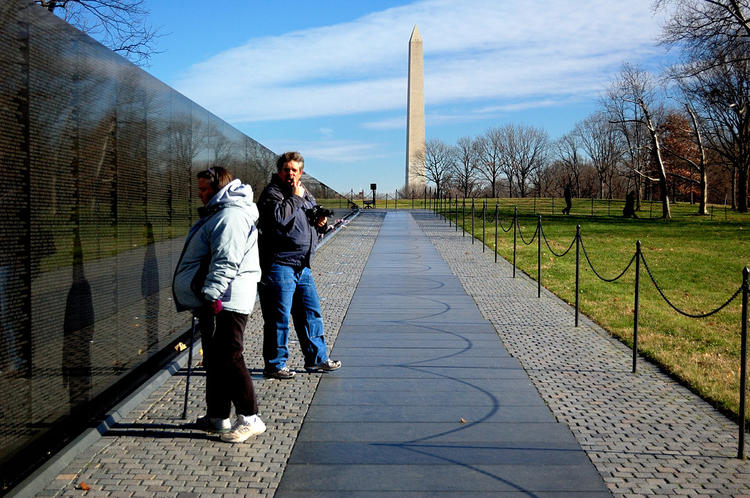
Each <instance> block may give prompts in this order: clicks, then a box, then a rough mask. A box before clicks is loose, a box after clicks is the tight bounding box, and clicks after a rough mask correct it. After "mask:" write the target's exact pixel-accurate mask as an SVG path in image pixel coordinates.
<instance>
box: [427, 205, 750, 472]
mask: <svg viewBox="0 0 750 498" xmlns="http://www.w3.org/2000/svg"><path fill="white" fill-rule="evenodd" d="M465 206H466V200H465V199H464V200H463V201H462V209H461V210H462V211H463V214H462V218H463V222H462V227H461V228H462V230H463V234H462V236H464V235H465V233H466V228H465V227H466V219H465V210H466V209H465ZM444 207H447V208H448V209H443V208H444ZM450 207H451V203H450V201H448V202H447V203H445V204H442V203H441V204H440V205H438V204H437V203H433V208H432V210H433V211H434V213H435V215H436V216H438V215H442V216H443V217H444V218H448V217H449V215H450V214H451V213H450V212H449V210H450ZM455 208H456V211H455V212H453V213H452V214H453V215H454V216H455V218H456V230H458V198H456V199H455ZM470 216H471V238H472V244H473V243H474V239H475V237H474V218H475V207H474V199H472V202H471V213H470ZM485 217H486V203H484V204H483V207H482V246H483V247H482V250H483V251H484V246H486V242H485ZM494 222H495V245H494V252H495V261H496V262H497V248H498V245H497V234H498V230H497V228H498V225H499V226H500V227H501V228H502V230H503V232H506V233H507V232H510V230H511V229H513V277H514V278H515V276H516V255H517V245H516V234H517V235H518V236H520V238H521V242H522V243H523V244H524V245H526V246H529V245H531V244H532V243H533V242H534V240H537V286H538V290H537V297H541V280H542V278H541V277H542V274H541V251H542V240H544V243H545V245H546V247H547V249H548V250H549V251H550V253H551V254H552V255H554V256H555V257H558V258H561V257H564V256H566V255H567V254H569V253H570V252H571V250H572V249H573V247H574V246H575V248H576V262H575V268H576V270H575V280H576V282H575V296H576V297H575V326H576V327H577V326H578V315H579V302H578V295H579V293H580V278H579V275H580V265H581V261H580V260H581V258H580V252H581V251H579V248H580V250H582V252H583V255H584V260H585V262H586V264H587V265H588V267H589V268H590V269H591V271H592V273H593V274H594V275H595V276H596V277H597V278H599V279H600V280H602V281H604V282H615V281H617V280H619V279H621V278H623V277H624V276H625V275H626V274H627V272H628V270H630V269H631V268H632V267H633V264H634V263H635V285H634V296H633V301H634V310H633V312H634V313H633V347H632V352H633V359H632V371H633V373H635V372H636V371H637V356H638V324H639V315H638V314H639V299H640V264H641V263H643V267H644V268H645V269H646V274H647V275H648V277H649V280H650V281H651V283H652V285H653V286H654V288H655V289H656V291H657V292H658V294H659V296H660V297H661V299H662V300H663V301H664V302H665V303H667V305H668V306H669V307H670V308H672V309H673V310H674V311H675V312H677V313H678V314H680V315H682V316H685V317H688V318H694V319H701V318H707V317H710V316H712V315H714V314H716V313H719V312H720V311H722V310H723V309H724V308H726V307H727V306H729V305H730V304H731V303H732V302H733V301H734V300H735V299H737V297H739V296H740V295H741V296H742V323H741V352H740V361H741V366H740V410H739V412H740V413H739V417H738V419H739V442H738V450H737V458H740V459H744V458H745V412H746V409H745V400H746V379H747V319H748V309H747V308H748V305H747V302H748V294H749V293H750V285H749V284H748V280H749V279H750V269H748V268H747V267H745V268H744V269H743V272H742V275H743V277H742V283H741V285H740V286H739V288H738V289H737V290H736V291H735V292H734V293H733V294H732V295H731V296H730V297H729V298H728V299H727V300H726V301H725V302H724V303H723V304H721V305H720V306H718V307H716V308H714V309H712V310H711V311H708V312H703V313H691V312H688V311H685V310H683V309H681V308H679V307H678V306H676V305H675V304H674V303H673V302H672V301H671V300H670V299H669V298H668V297H667V296H666V294H665V292H664V289H662V287H661V286H660V285H659V284H658V282H657V280H656V278H655V277H654V275H653V272H652V271H651V268H650V267H649V266H648V263H647V261H646V257H645V256H644V255H643V252H642V251H641V242H640V240H639V241H637V242H636V250H635V252H634V254H633V256H632V257H631V258H630V261H629V262H628V263H627V265H625V268H624V269H623V270H622V271H621V272H620V273H619V274H618V275H617V276H616V277H614V278H607V277H604V276H602V275H601V273H600V272H599V271H597V269H596V267H595V266H594V263H593V262H592V260H591V258H590V256H589V253H588V251H587V250H586V245H585V243H584V239H583V237H582V236H581V227H580V225H578V226H577V228H576V234H575V236H574V237H573V240H572V241H571V243H570V244H569V245H568V247H567V249H565V250H564V251H563V252H560V253H558V252H556V251H555V250H554V249H552V246H551V245H550V243H549V239H548V238H547V235H546V234H545V233H544V228H543V225H542V217H541V215H539V216H538V221H537V226H536V229H535V230H534V233H533V234H532V236H531V239H530V240H528V241H527V240H526V238H525V237H524V235H523V231H522V230H521V225H520V224H519V222H518V209H517V208H514V212H513V218H512V219H511V223H510V226H509V227H508V228H507V229H506V228H504V226H503V224H502V222H500V221H499V217H498V206H497V204H496V205H495V213H494ZM537 237H539V239H537Z"/></svg>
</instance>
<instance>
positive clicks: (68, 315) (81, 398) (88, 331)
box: [62, 233, 95, 418]
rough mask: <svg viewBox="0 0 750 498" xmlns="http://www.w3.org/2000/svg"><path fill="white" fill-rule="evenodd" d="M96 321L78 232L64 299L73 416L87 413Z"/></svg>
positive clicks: (66, 380) (65, 371)
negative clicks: (68, 288)
mask: <svg viewBox="0 0 750 498" xmlns="http://www.w3.org/2000/svg"><path fill="white" fill-rule="evenodd" d="M94 323H95V319H94V300H93V297H92V295H91V285H90V284H89V281H88V280H86V275H85V274H84V271H83V249H82V247H81V237H80V236H79V234H78V233H76V234H75V235H74V239H73V283H72V285H71V286H70V290H68V298H67V300H66V301H65V322H64V323H63V351H62V352H63V354H62V377H63V378H62V380H63V384H64V385H65V386H66V387H67V389H68V399H69V401H70V411H71V414H72V415H83V416H84V417H86V414H87V413H88V403H89V400H90V397H91V346H92V344H93V341H94ZM86 418H87V417H86Z"/></svg>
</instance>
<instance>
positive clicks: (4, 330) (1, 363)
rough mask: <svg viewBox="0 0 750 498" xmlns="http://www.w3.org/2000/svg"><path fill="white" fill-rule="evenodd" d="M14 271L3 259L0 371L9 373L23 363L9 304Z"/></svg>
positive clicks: (0, 273) (0, 277) (20, 366)
mask: <svg viewBox="0 0 750 498" xmlns="http://www.w3.org/2000/svg"><path fill="white" fill-rule="evenodd" d="M3 259H5V258H3ZM16 271H17V269H16V268H14V265H12V264H11V262H10V261H3V264H2V265H0V372H3V373H11V374H14V373H18V372H19V371H20V370H21V369H22V368H23V364H24V362H23V358H22V356H21V352H20V351H19V348H18V343H17V342H16V336H17V334H18V331H17V330H16V329H17V323H18V322H17V320H16V318H15V317H14V316H13V312H12V310H11V306H10V305H11V288H12V282H13V280H14V279H15V278H16V277H17V275H15V273H16Z"/></svg>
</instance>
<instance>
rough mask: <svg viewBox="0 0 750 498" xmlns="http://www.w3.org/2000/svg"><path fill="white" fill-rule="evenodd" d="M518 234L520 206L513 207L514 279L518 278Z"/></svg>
mask: <svg viewBox="0 0 750 498" xmlns="http://www.w3.org/2000/svg"><path fill="white" fill-rule="evenodd" d="M517 232H518V206H514V207H513V278H516V234H517Z"/></svg>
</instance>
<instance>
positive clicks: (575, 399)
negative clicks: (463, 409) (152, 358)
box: [21, 210, 750, 497]
mask: <svg viewBox="0 0 750 498" xmlns="http://www.w3.org/2000/svg"><path fill="white" fill-rule="evenodd" d="M368 211H369V210H368ZM393 214H396V213H392V212H391V213H388V216H392V215H393ZM384 216H385V213H384V212H382V211H381V212H378V211H375V210H373V211H372V212H368V213H366V214H364V213H363V214H361V215H360V216H359V217H357V218H356V219H355V220H354V221H353V222H352V223H350V224H349V225H348V226H347V227H346V228H345V229H343V230H342V231H341V233H339V234H338V235H336V236H335V237H334V238H333V239H331V240H330V241H328V243H327V244H326V245H325V246H323V247H322V248H321V249H320V251H319V252H318V255H317V257H316V260H315V262H314V265H313V270H314V272H315V278H316V282H317V285H318V291H319V293H320V296H321V300H322V305H323V315H324V319H325V320H326V327H327V331H326V336H327V340H328V342H329V344H334V342H335V341H336V336H337V334H338V333H339V330H340V329H341V330H342V342H341V343H338V342H335V347H334V348H333V354H332V356H333V357H334V358H335V357H337V354H338V353H339V349H338V348H339V346H340V347H341V354H342V355H343V356H342V359H344V360H345V366H344V369H342V370H341V371H340V372H337V373H334V374H325V376H323V375H320V374H316V375H312V374H304V373H300V374H299V375H297V377H296V378H295V379H294V380H293V381H292V382H283V381H276V380H266V379H263V378H262V376H261V375H260V368H261V365H262V360H261V359H260V344H261V337H260V335H261V334H260V330H261V328H260V323H261V322H260V313H259V312H257V311H256V312H254V313H253V315H252V319H251V322H250V324H249V326H248V331H247V340H246V359H247V361H248V365H250V366H251V368H253V370H254V371H253V379H254V381H255V385H256V391H257V394H258V399H259V404H260V407H261V416H262V417H263V419H264V420H265V421H266V423H267V424H268V430H267V431H266V432H265V433H264V434H262V435H260V436H259V437H257V438H255V439H253V440H252V441H248V442H247V443H245V444H241V445H229V444H225V443H221V442H220V441H218V439H217V438H215V437H213V436H208V435H206V434H204V433H201V432H198V431H195V430H192V429H191V428H190V427H189V425H186V422H185V421H183V420H181V418H180V416H181V412H182V399H183V396H184V388H185V384H184V369H183V370H181V371H180V372H178V374H177V375H174V376H172V377H170V378H169V379H167V380H166V382H164V383H163V384H162V385H161V386H160V387H158V388H157V389H156V390H154V391H153V392H152V393H151V394H150V395H149V396H148V397H146V398H144V399H143V400H142V401H141V402H140V403H139V404H138V405H137V406H136V408H135V409H133V410H131V411H130V412H129V413H126V414H124V415H123V416H121V417H119V418H118V419H117V423H116V424H114V426H113V427H112V429H110V430H109V431H108V432H106V433H105V434H104V435H103V436H102V437H101V438H98V440H97V441H96V442H95V443H94V444H93V445H90V446H89V447H87V448H83V449H81V450H80V452H79V453H78V454H77V455H76V456H75V457H74V458H73V459H72V460H70V461H68V462H67V463H66V465H64V467H61V468H60V470H59V471H58V470H56V471H55V472H54V474H53V475H51V476H50V475H49V472H48V473H46V474H45V473H44V472H41V473H40V474H39V475H38V476H37V480H36V481H34V482H33V483H32V484H29V483H26V484H29V486H28V487H27V488H25V489H26V492H25V494H30V493H29V490H31V489H36V490H37V491H36V492H35V495H36V496H79V495H85V496H151V495H160V496H181V497H192V496H200V495H225V496H231V495H234V496H246V495H261V496H272V495H274V493H276V491H278V493H276V494H277V495H278V496H286V495H291V494H294V493H295V491H294V490H295V489H296V488H295V485H292V484H285V483H286V482H289V483H293V482H294V481H293V479H294V477H293V475H294V473H293V472H290V473H289V474H288V475H284V472H285V470H286V469H290V467H294V468H297V469H299V468H301V467H295V465H298V464H300V463H302V462H304V458H302V457H303V456H304V455H303V454H302V453H300V454H299V455H297V456H295V453H296V452H297V451H298V450H304V449H305V445H303V444H301V443H303V442H309V441H311V440H310V437H309V434H310V433H308V436H305V433H306V430H307V429H305V426H306V425H307V424H308V422H309V423H313V422H314V421H315V416H319V415H320V413H321V412H320V410H321V408H320V407H319V406H317V407H316V402H317V398H318V397H317V396H315V398H314V395H315V393H316V389H318V385H319V384H320V388H319V392H320V393H321V395H323V396H329V397H330V396H332V395H333V394H331V393H333V392H334V391H335V390H334V391H331V390H330V388H331V387H335V386H333V385H329V386H328V387H327V386H326V385H327V384H329V383H330V382H339V381H343V382H346V381H347V379H348V378H351V373H352V372H353V371H354V369H353V368H352V366H353V364H354V363H353V362H355V361H356V358H355V357H354V356H352V355H351V354H346V353H347V350H346V348H347V347H349V348H351V347H352V344H353V343H352V342H351V341H352V338H353V337H354V336H350V335H348V333H347V332H346V327H344V328H342V322H343V321H344V317H345V315H346V313H347V310H349V309H350V302H351V301H352V296H355V291H356V290H357V286H358V284H359V281H360V276H361V275H362V273H363V271H364V270H365V265H366V263H367V262H368V257H369V256H370V252H371V250H372V248H373V246H374V244H375V241H376V238H377V237H378V234H379V231H380V229H381V225H382V222H383V217H384ZM396 216H397V218H399V219H401V218H403V219H404V220H406V219H407V218H408V219H411V217H410V216H409V215H407V213H406V212H404V211H402V212H398V214H397V215H396ZM411 216H412V217H413V219H414V220H416V222H417V224H418V226H419V227H421V229H422V231H423V233H424V234H426V235H427V236H428V237H429V240H430V241H431V242H432V244H433V245H434V247H435V249H436V250H437V252H438V253H439V254H440V256H442V259H443V260H444V261H445V263H447V265H449V267H450V269H451V271H452V273H453V274H454V275H455V276H456V277H458V279H459V280H460V283H461V284H462V286H463V288H464V289H465V292H466V293H468V294H469V295H470V296H471V297H472V298H473V300H474V301H475V302H476V306H477V307H478V308H479V311H481V313H482V315H483V317H484V319H485V320H488V321H489V322H490V323H491V324H492V325H493V326H494V328H495V329H496V331H497V334H499V336H500V339H501V340H502V343H503V344H504V347H505V348H506V349H507V351H508V352H509V353H510V356H511V357H512V358H510V357H509V359H510V360H513V361H517V362H518V363H519V364H520V366H522V367H523V370H522V371H525V374H526V375H528V377H529V378H530V379H531V381H532V382H533V384H534V387H535V388H536V391H538V393H539V395H541V399H543V400H544V403H545V404H546V406H547V407H548V409H549V411H550V412H551V416H553V417H554V419H555V420H557V421H558V422H561V424H558V425H561V426H563V427H565V428H566V430H567V429H568V428H569V431H570V432H571V433H572V434H573V435H574V436H575V440H576V441H577V445H579V447H580V448H582V449H583V450H584V451H585V453H586V455H587V456H588V459H589V460H590V462H592V463H593V465H594V466H595V468H596V469H597V470H598V473H599V475H600V476H601V478H600V479H602V480H603V482H604V483H605V484H606V486H607V487H608V488H609V490H610V491H611V492H612V493H613V494H614V495H615V496H638V495H665V496H666V495H670V496H671V495H691V496H700V495H705V496H709V495H713V496H750V464H749V463H748V462H747V461H740V460H737V459H736V458H734V456H735V455H736V451H737V449H736V448H737V443H736V433H737V426H736V424H734V423H732V422H731V421H729V420H727V419H726V418H725V417H723V416H722V415H721V414H719V413H718V412H716V411H715V410H713V409H712V408H711V407H710V406H709V405H708V404H706V403H705V402H703V401H702V400H700V399H699V398H697V397H696V396H695V395H693V394H692V393H690V392H689V391H687V390H686V389H684V388H683V387H681V386H679V385H678V384H676V383H675V382H674V381H672V380H671V379H669V378H668V377H666V376H664V375H663V374H661V373H660V372H659V371H658V369H656V368H654V367H652V366H650V365H649V364H648V363H646V362H645V361H642V362H641V363H640V365H639V373H638V374H637V375H633V374H631V373H630V360H629V358H630V351H629V350H628V349H627V348H626V347H624V346H623V345H622V344H620V343H619V342H617V341H614V340H612V339H611V338H610V337H609V336H608V335H607V334H606V333H605V332H604V331H602V330H601V329H599V328H598V327H596V326H595V325H593V324H592V323H590V322H589V321H587V320H583V321H582V324H581V326H580V327H578V328H575V327H573V312H572V310H571V309H570V307H569V306H567V305H566V304H565V303H562V302H561V301H560V300H558V299H557V298H556V297H554V296H552V295H550V294H549V293H546V292H544V293H543V294H542V297H541V298H537V297H536V284H535V283H534V282H532V281H530V280H529V279H527V278H526V277H524V276H522V275H521V274H520V272H519V273H518V277H517V278H515V279H514V278H511V267H510V265H509V264H508V263H506V262H504V261H500V262H498V263H494V262H493V257H492V254H491V253H490V252H489V251H487V252H485V253H482V250H481V244H474V245H472V244H471V243H470V239H469V238H468V237H465V238H464V237H462V236H461V232H456V231H455V228H452V227H449V226H448V225H447V224H445V223H443V222H442V221H441V220H440V219H438V218H436V217H434V216H433V215H431V214H430V213H426V212H419V211H415V212H413V213H412V215H411ZM356 304H357V301H354V302H352V306H355V305H356ZM353 309H356V308H353ZM385 312H387V310H386V309H384V310H383V313H385ZM346 316H347V317H348V315H346ZM353 325H357V324H356V323H355V324H353ZM456 330H460V326H459V324H456ZM391 333H392V331H391ZM344 339H347V340H346V341H345V340H344ZM347 344H348V345H347ZM498 344H499V341H498ZM290 349H291V351H292V352H293V356H292V359H291V361H290V366H291V367H292V368H297V369H300V370H301V367H302V358H301V355H299V352H298V348H296V347H295V345H292V347H291V348H290ZM349 353H351V351H349ZM399 361H401V362H403V358H400V359H399ZM474 361H476V358H474ZM347 366H348V367H349V370H346V369H347ZM457 366H458V365H457ZM464 366H466V365H464ZM363 369H364V367H362V368H360V369H359V370H363ZM201 373H202V372H201V369H200V368H197V369H196V370H195V374H194V377H193V380H192V382H191V396H190V404H189V413H188V420H193V419H194V418H195V417H196V416H198V415H201V414H202V413H203V410H204V405H203V401H202V394H203V387H204V385H203V377H202V376H201ZM339 374H343V375H339ZM337 375H339V377H336V376H337ZM321 377H323V381H322V382H321ZM327 389H328V390H327ZM425 389H427V386H425ZM347 394H348V395H350V396H351V397H352V399H360V400H361V394H358V391H351V390H350V391H345V392H343V394H339V395H340V396H346V395H347ZM416 395H417V394H416V393H415V396H416ZM358 396H359V398H357V397H358ZM321 399H323V400H325V398H321ZM311 403H312V407H310V404H311ZM324 404H325V403H324ZM321 406H322V405H321ZM308 410H309V411H308ZM456 414H458V412H456ZM306 416H307V419H306V418H305V417H306ZM454 418H455V417H454ZM308 419H309V420H308ZM303 420H305V423H304V424H303ZM469 421H470V420H469ZM403 422H406V424H404V426H403V427H404V430H411V429H410V427H409V422H410V420H409V419H405V420H404V421H403ZM329 425H335V424H333V423H331V424H329ZM310 427H312V426H310ZM363 428H364V427H363ZM301 431H302V432H301ZM354 432H356V431H354ZM314 433H319V431H314ZM298 436H300V437H299V438H298ZM337 437H339V436H337ZM409 438H411V439H408V438H407V440H413V439H415V438H414V436H409ZM319 442H320V441H319ZM295 443H299V444H297V446H295ZM308 448H309V445H308ZM290 457H292V460H290ZM300 458H302V459H300ZM349 463H352V462H349ZM389 468H390V469H393V467H389ZM382 470H386V467H383V468H382ZM466 475H467V477H466V478H467V479H470V475H471V474H470V473H468V474H466ZM282 476H284V477H283V479H282ZM539 477H540V478H541V477H543V475H542V474H540V475H539ZM387 478H388V473H385V474H384V475H383V479H387ZM287 479H292V480H290V481H286V480H287ZM363 482H364V481H363ZM427 484H428V485H429V484H430V483H427ZM433 484H434V481H433ZM280 486H281V487H280ZM84 488H88V490H84ZM367 489H369V488H367ZM430 489H432V488H430V487H429V486H428V487H426V488H423V489H421V490H416V489H415V490H413V493H412V495H414V496H425V495H434V494H435V492H434V490H433V491H429V490H430ZM445 489H446V494H454V495H456V496H459V495H460V496H464V493H460V492H458V491H455V489H457V488H454V487H447V488H445ZM451 490H454V491H451ZM560 491H562V489H561V490H560ZM486 493H487V494H492V495H495V494H497V492H496V491H489V490H488V491H486ZM509 493H511V494H515V495H519V496H539V495H540V494H539V493H535V492H534V491H533V490H532V489H531V488H529V489H525V488H523V487H516V488H515V489H514V490H512V491H509ZM21 494H24V489H21ZM321 494H326V493H321ZM339 494H341V495H344V494H346V495H348V496H351V495H352V493H350V492H346V493H344V492H341V493H339ZM364 494H366V495H368V496H372V495H373V493H364ZM394 494H395V493H394ZM403 494H404V493H399V495H403ZM479 494H481V492H479ZM555 494H560V493H555ZM306 495H309V494H306ZM326 496H329V495H328V494H326ZM570 496H578V493H571V494H570Z"/></svg>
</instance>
